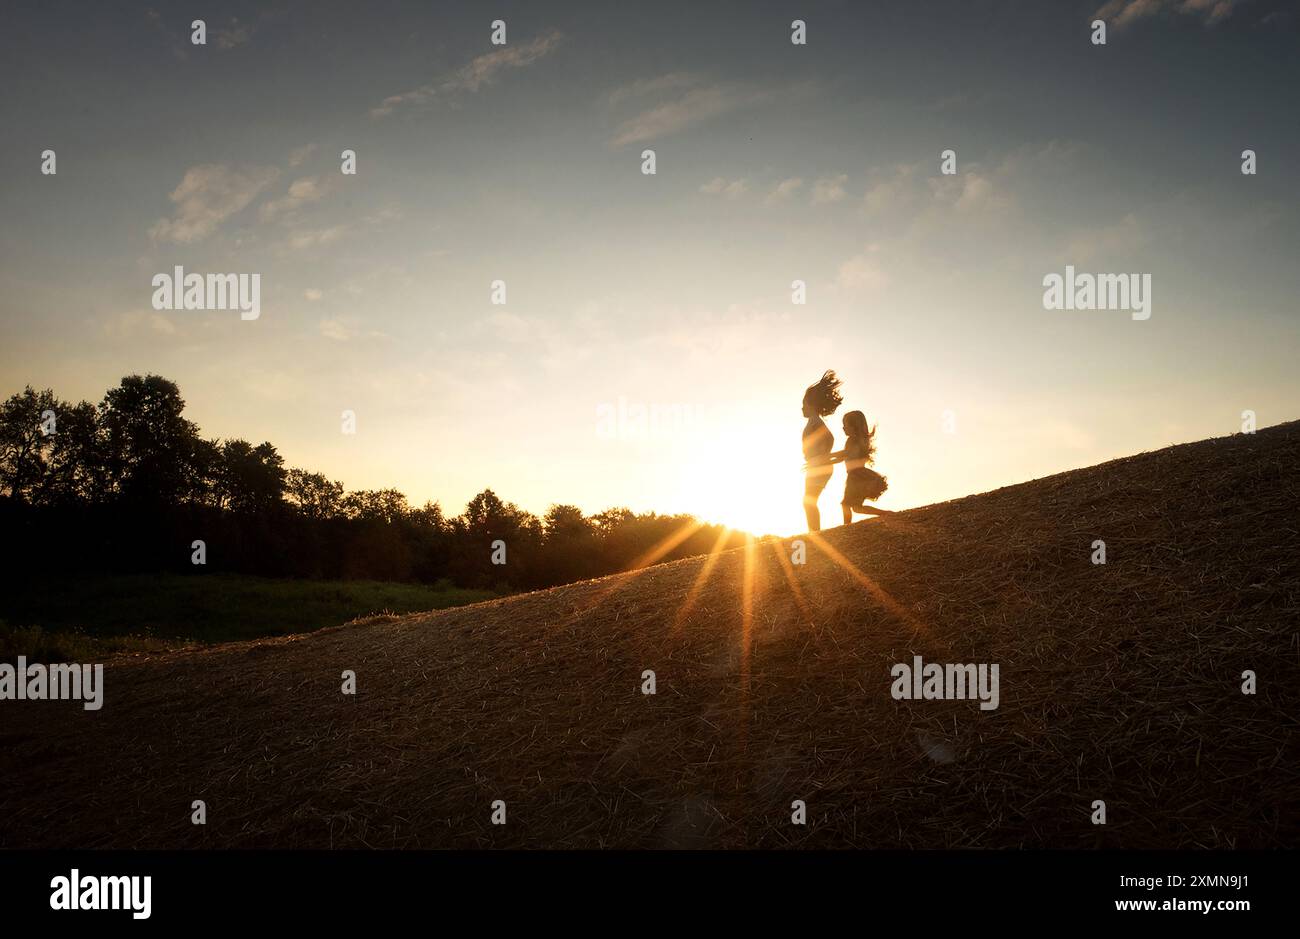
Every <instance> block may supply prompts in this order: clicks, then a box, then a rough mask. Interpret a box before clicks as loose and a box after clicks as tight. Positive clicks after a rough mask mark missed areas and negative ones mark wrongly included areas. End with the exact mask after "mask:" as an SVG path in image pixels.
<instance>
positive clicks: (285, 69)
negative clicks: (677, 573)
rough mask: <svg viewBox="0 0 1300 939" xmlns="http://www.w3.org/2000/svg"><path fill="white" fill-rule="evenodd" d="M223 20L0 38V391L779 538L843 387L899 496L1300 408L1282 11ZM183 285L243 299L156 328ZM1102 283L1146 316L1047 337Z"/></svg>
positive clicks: (475, 14)
mask: <svg viewBox="0 0 1300 939" xmlns="http://www.w3.org/2000/svg"><path fill="white" fill-rule="evenodd" d="M68 9H76V16H68V15H66V10H68ZM674 9H675V10H679V11H680V13H677V14H673V13H671V12H666V11H671V10H674ZM291 10H292V11H294V12H293V15H290V11H291ZM936 12H942V16H936ZM203 15H204V13H203V12H202V11H200V12H193V13H191V12H182V11H176V10H170V9H167V8H163V9H162V10H161V11H160V10H155V9H151V8H149V7H148V6H146V5H141V6H139V7H131V8H128V9H125V10H123V9H109V8H91V9H77V8H75V7H72V6H68V5H64V4H58V3H56V4H51V5H48V6H46V7H42V8H40V9H24V10H20V11H16V12H15V13H13V14H11V19H12V20H13V26H14V29H12V30H10V31H8V32H7V34H6V36H5V37H3V38H0V49H3V50H4V52H5V55H3V56H0V59H3V60H4V61H3V64H0V74H3V75H4V77H5V79H6V85H7V86H8V87H10V88H11V89H13V90H12V93H11V94H10V95H7V96H6V97H5V100H4V101H3V102H0V116H2V117H3V119H4V121H5V123H6V125H7V126H9V127H11V128H13V129H14V132H15V137H16V139H17V140H18V141H19V145H18V146H15V147H9V148H5V150H4V151H3V153H0V167H2V168H3V170H4V178H5V179H6V180H7V181H8V184H7V185H6V186H5V187H4V189H3V193H2V194H0V212H2V215H3V219H4V221H3V222H0V297H3V300H0V330H3V334H4V336H5V340H6V341H5V343H4V345H3V347H0V379H3V380H4V382H5V383H6V386H7V388H8V390H7V391H6V395H7V394H12V393H15V392H17V391H20V390H21V389H22V387H24V386H26V385H31V386H32V387H34V388H36V389H38V390H40V389H44V388H50V389H52V390H53V391H54V392H55V393H56V394H58V395H59V396H60V397H62V398H65V399H68V400H72V401H77V400H81V399H86V400H90V401H93V402H98V401H99V400H100V399H101V398H102V396H103V394H104V392H105V391H106V390H107V389H108V388H110V387H112V386H114V385H115V384H116V382H117V381H118V380H119V379H120V378H121V377H122V376H123V375H126V374H132V373H138V374H151V373H152V374H158V375H163V376H165V377H167V378H169V379H170V380H172V381H175V382H176V383H177V384H178V385H179V386H180V388H181V393H182V395H183V396H184V397H185V400H186V402H187V405H188V406H187V410H186V414H187V417H189V419H191V420H193V421H194V422H196V423H197V424H198V425H199V427H200V429H201V431H202V433H203V434H204V435H205V436H209V437H219V438H223V439H224V438H243V439H246V440H249V441H250V442H252V443H259V442H261V441H263V440H267V441H269V442H271V443H272V444H274V445H275V446H276V448H277V449H278V451H279V452H280V454H281V455H282V456H283V457H284V459H285V462H286V464H287V465H290V466H296V467H301V468H303V469H306V470H309V471H313V472H321V473H324V474H326V475H327V476H329V477H330V478H331V479H336V480H339V481H341V482H343V483H344V484H345V486H346V487H347V488H348V489H349V490H361V489H380V488H390V487H391V488H395V489H398V490H399V491H401V492H403V493H404V494H406V496H407V497H408V499H409V500H410V502H411V504H412V505H420V504H422V503H424V502H425V501H436V502H438V503H439V504H440V505H441V506H442V507H443V508H444V510H445V511H446V512H447V514H449V515H451V514H454V513H456V512H459V511H460V510H461V509H463V507H464V505H465V504H466V503H467V502H468V500H469V499H470V498H472V497H473V496H474V495H475V494H476V493H478V492H480V491H482V490H483V489H485V488H491V489H492V490H493V491H494V492H496V493H498V494H500V495H501V496H502V497H503V498H506V499H508V500H509V501H511V502H514V503H515V504H517V505H519V506H520V507H521V508H524V509H526V510H527V511H529V512H531V513H533V514H535V515H537V516H539V517H540V516H542V515H543V514H544V513H545V511H546V509H547V507H548V506H549V505H551V504H568V505H575V506H577V507H579V508H580V509H582V510H583V512H584V513H586V514H588V515H590V514H594V513H596V512H599V511H602V510H604V509H608V508H611V507H623V506H626V507H627V508H629V509H631V510H632V511H634V512H650V511H654V512H657V513H659V514H666V515H671V514H691V515H694V516H696V517H697V518H698V519H700V520H702V521H706V522H716V523H720V524H724V525H728V526H731V527H733V528H736V529H737V530H741V531H747V532H750V533H752V534H755V535H763V534H776V535H780V536H788V535H791V534H794V533H797V532H801V531H803V530H804V529H805V527H806V525H805V522H804V518H803V513H802V509H801V506H800V501H799V499H800V495H801V492H802V480H801V475H802V474H801V469H800V467H801V464H802V462H803V461H802V457H801V455H800V453H799V450H798V449H797V437H798V433H799V431H800V430H801V428H802V423H803V419H802V418H801V417H800V415H799V410H798V400H799V398H800V397H801V396H802V393H803V390H804V388H805V387H806V386H808V385H809V384H811V383H812V382H813V381H815V380H816V379H817V377H818V376H819V375H820V374H821V373H822V371H823V370H825V369H827V368H833V369H835V370H836V371H837V372H838V373H839V375H840V377H841V378H842V379H843V380H844V383H845V384H844V389H843V391H844V404H843V406H842V407H841V409H840V410H839V412H837V414H836V415H835V416H834V417H832V418H828V419H827V424H828V426H829V427H830V428H831V430H832V431H833V432H834V434H835V438H836V446H837V447H838V446H840V445H841V442H842V440H843V434H842V431H841V429H840V425H839V418H840V417H841V416H842V415H843V413H845V412H846V411H849V410H854V409H860V410H863V411H865V412H866V414H867V416H868V419H869V420H870V422H871V423H873V424H875V425H877V426H878V428H879V437H878V442H877V456H876V467H877V469H878V470H879V471H880V472H882V473H883V474H884V475H886V476H887V477H888V478H889V482H890V489H889V491H888V492H887V493H886V495H885V496H884V497H883V499H882V500H881V506H882V507H883V508H887V509H892V510H898V509H904V508H910V507H915V506H919V505H928V504H934V503H937V502H942V501H947V500H949V499H953V498H959V497H961V496H965V495H969V494H973V493H978V492H983V491H988V490H990V489H994V488H998V487H1001V486H1005V485H1013V484H1015V483H1019V482H1025V481H1028V480H1031V479H1036V478H1041V477H1043V476H1046V475H1050V474H1052V473H1056V472H1062V471H1066V470H1069V469H1076V468H1082V467H1085V466H1092V465H1096V464H1098V463H1101V462H1105V461H1107V460H1110V459H1115V458H1119V457H1123V456H1128V455H1131V454H1133V453H1138V452H1142V451H1146V450H1154V449H1159V448H1161V447H1164V446H1168V445H1171V444H1177V443H1185V442H1191V441H1195V440H1201V439H1205V438H1209V437H1218V436H1223V435H1226V434H1230V433H1234V432H1236V431H1238V430H1240V429H1241V427H1242V426H1243V421H1244V418H1243V412H1247V411H1249V412H1252V413H1253V414H1254V415H1256V416H1257V421H1258V426H1259V427H1261V428H1262V427H1265V426H1274V425H1276V424H1280V423H1285V422H1287V421H1289V420H1293V419H1295V418H1296V417H1297V416H1300V411H1298V409H1297V407H1296V403H1297V402H1300V377H1297V375H1296V372H1295V369H1294V359H1295V352H1296V348H1297V344H1296V309H1295V299H1294V298H1295V297H1296V296H1297V295H1300V271H1298V270H1297V268H1296V266H1295V265H1294V262H1293V258H1292V256H1291V254H1292V252H1291V250H1290V246H1292V245H1294V244H1295V243H1296V240H1297V234H1300V222H1298V220H1297V216H1296V206H1297V204H1300V200H1297V198H1296V196H1297V194H1300V182H1297V178H1296V176H1295V173H1294V172H1292V168H1293V167H1294V166H1295V165H1296V158H1297V157H1298V156H1300V145H1298V144H1300V140H1298V138H1297V131H1296V129H1295V127H1294V121H1285V120H1276V119H1275V118H1274V115H1278V114H1282V115H1290V114H1294V113H1295V110H1296V108H1295V105H1296V103H1297V100H1296V99H1297V95H1298V94H1300V92H1298V91H1297V89H1300V80H1297V79H1300V62H1298V61H1297V60H1296V58H1295V56H1294V54H1293V51H1294V38H1295V34H1296V31H1297V28H1300V15H1297V11H1296V10H1295V9H1294V8H1292V7H1287V6H1285V5H1284V4H1281V3H1275V2H1268V0H1258V2H1254V3H1244V2H1243V3H1232V2H1229V3H1225V4H1219V5H1216V6H1214V7H1213V8H1211V7H1209V6H1208V5H1200V6H1197V5H1186V6H1185V7H1183V8H1178V9H1175V8H1174V7H1173V5H1162V4H1138V3H1134V2H1127V0H1110V2H1102V0H1091V2H1068V3H1062V4H1054V5H1051V7H1050V8H1047V9H1039V8H1033V9H1025V8H1023V6H1016V5H1012V4H1005V3H1000V4H999V3H995V4H989V5H986V6H981V7H979V8H973V7H972V6H971V5H968V4H957V3H932V4H914V5H907V6H902V7H894V6H887V5H885V6H882V7H880V8H875V9H866V8H861V7H855V8H847V9H846V8H844V7H843V6H842V5H840V4H836V3H815V2H814V3H806V4H801V5H800V9H799V10H796V11H790V10H788V9H786V8H785V7H784V6H782V5H777V4H761V5H757V6H756V5H747V4H746V5H742V4H733V3H720V4H717V5H714V6H710V7H708V8H706V9H697V8H694V7H690V6H686V5H672V4H667V5H659V6H657V7H655V8H654V9H653V10H640V9H635V10H634V9H618V10H614V9H607V8H603V7H600V6H597V5H592V4H582V3H568V4H554V5H547V6H546V7H545V8H543V7H541V6H539V5H525V4H517V3H504V4H501V5H500V9H495V10H492V11H487V12H484V11H482V10H480V9H476V8H475V7H474V6H473V5H472V4H452V5H449V6H448V7H446V8H443V9H439V10H431V9H426V8H423V7H422V6H420V5H418V4H413V3H401V2H386V3H380V4H376V5H372V6H370V7H368V8H367V9H366V10H355V9H350V8H349V7H348V6H347V5H343V4H320V5H310V6H306V7H304V6H302V5H301V4H295V3H280V4H273V5H269V6H268V5H265V4H253V3H247V4H245V3H232V4H227V5H223V6H222V8H221V10H220V13H219V15H218V14H217V13H215V12H211V11H210V12H208V13H207V21H206V28H207V44H206V45H201V46H196V45H193V44H192V42H191V41H190V20H191V19H192V18H193V17H196V16H203ZM1096 15H1100V16H1102V17H1103V19H1105V20H1106V21H1107V22H1108V24H1109V33H1108V36H1107V42H1106V44H1105V45H1100V46H1099V45H1095V44H1093V43H1092V42H1091V41H1090V30H1089V23H1090V21H1091V20H1092V19H1093V18H1094V16H1096ZM796 16H798V17H800V18H802V19H803V20H805V21H806V22H807V44H806V45H794V44H792V43H791V36H790V24H791V20H792V19H793V18H794V17H796ZM497 18H500V19H502V20H504V21H505V22H506V23H507V25H508V30H507V35H506V37H505V39H506V41H505V43H504V44H501V45H493V44H492V42H491V33H492V30H491V28H490V23H491V21H492V20H494V19H497ZM397 22H401V23H402V24H403V26H402V28H400V29H398V28H396V27H394V26H392V25H391V24H393V23H397ZM1206 61H1213V62H1214V63H1215V67H1214V68H1212V69H1209V68H1206V67H1205V62H1206ZM1189 101H1192V102H1195V106H1191V105H1189V104H1188V102H1189ZM47 148H48V149H51V150H53V151H54V152H55V153H56V154H57V172H56V173H54V174H53V175H44V174H43V173H42V172H41V166H42V156H41V155H42V152H43V151H45V150H46V149H47ZM647 148H649V149H652V150H654V151H655V156H656V172H655V174H654V175H646V174H644V173H643V172H642V167H643V163H644V161H643V158H642V151H643V150H645V149H647ZM1247 149H1249V150H1251V151H1252V152H1253V153H1254V154H1256V155H1257V158H1258V165H1257V172H1255V173H1253V174H1250V175H1247V174H1245V173H1243V171H1242V164H1243V158H1242V156H1241V154H1242V153H1243V151H1245V150H1247ZM950 150H951V151H952V152H953V154H954V155H953V159H952V161H951V167H950V168H951V169H952V170H953V172H951V173H945V172H944V171H943V170H944V166H943V164H944V163H945V159H946V158H945V157H944V156H943V154H944V153H945V152H947V151H950ZM345 152H352V153H353V154H354V163H353V167H354V168H355V170H356V172H355V174H345V173H344V172H342V171H341V166H342V164H346V163H347V158H346V156H345ZM177 267H183V269H184V270H185V271H186V272H196V273H200V274H203V275H220V274H235V275H248V276H250V277H251V276H256V277H257V278H258V281H257V284H258V289H259V303H258V311H257V315H256V316H254V317H247V316H244V315H241V312H240V310H239V309H238V308H229V309H222V310H215V311H214V310H203V311H198V310H185V309H175V308H174V307H175V304H174V303H172V304H166V305H165V306H164V307H162V308H160V307H158V306H157V305H156V304H155V303H153V302H152V299H153V297H154V293H155V290H156V289H157V288H156V285H155V284H154V282H153V280H154V278H155V277H156V276H158V275H160V274H170V273H171V272H172V271H173V270H174V269H175V268H177ZM1062 272H1064V273H1065V277H1064V278H1062ZM1076 272H1078V273H1077V274H1076ZM1121 274H1123V275H1127V276H1130V277H1133V278H1138V277H1139V276H1140V277H1141V278H1143V280H1142V281H1139V280H1134V281H1133V283H1134V291H1135V292H1134V294H1133V296H1132V297H1129V299H1131V300H1133V301H1134V303H1133V310H1134V312H1133V314H1132V315H1130V313H1129V312H1128V309H1129V308H1128V306H1124V305H1120V306H1118V308H1112V309H1106V310H1099V309H1088V308H1087V307H1086V306H1083V308H1073V307H1079V306H1081V305H1080V304H1077V303H1075V302H1074V301H1075V299H1076V293H1075V291H1074V290H1073V289H1071V290H1067V291H1065V292H1064V297H1063V298H1062V299H1063V302H1062V303H1061V304H1059V306H1058V307H1057V308H1048V301H1047V298H1046V297H1045V287H1047V286H1048V285H1047V283H1046V282H1045V278H1050V277H1056V278H1060V279H1062V280H1069V281H1070V282H1071V284H1072V286H1073V282H1074V281H1075V280H1076V278H1077V277H1078V276H1090V277H1095V278H1097V281H1096V285H1097V292H1096V295H1095V296H1098V297H1099V296H1102V295H1103V291H1102V290H1101V289H1100V287H1101V280H1100V278H1102V277H1105V276H1107V275H1121ZM497 281H503V282H504V289H503V290H502V291H499V290H498V288H497V287H496V286H495V282H497ZM796 281H801V282H802V283H803V285H804V287H803V292H804V294H805V299H806V302H804V303H797V302H795V300H794V295H795V294H796V293H798V292H799V291H798V289H797V288H796V287H795V282H796ZM1139 283H1145V284H1149V285H1150V286H1149V288H1146V289H1143V290H1142V293H1141V296H1142V300H1143V302H1144V303H1145V304H1147V311H1146V312H1147V313H1148V315H1149V318H1139V317H1138V314H1137V293H1136V290H1137V285H1138V284H1139ZM1110 286H1111V287H1112V288H1114V287H1115V284H1114V283H1112V284H1111V285H1110ZM501 293H504V300H505V302H504V303H494V302H493V299H494V298H500V294H501ZM1080 296H1081V295H1080ZM1088 296H1089V297H1094V294H1093V292H1092V291H1091V290H1090V291H1089V293H1088ZM1125 296H1128V294H1127V293H1126V294H1125ZM346 411H350V412H353V414H354V416H355V428H356V432H355V433H353V434H349V433H345V432H343V431H342V429H341V426H342V424H343V423H345V422H344V420H343V418H342V415H343V412H346ZM656 415H657V417H656ZM843 479H844V476H843V472H842V471H837V473H836V475H835V477H834V478H833V480H832V483H831V485H830V487H829V489H828V492H827V493H826V494H825V495H824V496H823V498H822V512H823V524H824V525H829V524H834V523H835V522H836V521H837V519H836V518H835V515H836V514H837V510H836V508H835V506H834V503H835V502H838V500H839V493H838V489H839V487H840V485H841V484H842V482H843ZM832 497H833V498H832Z"/></svg>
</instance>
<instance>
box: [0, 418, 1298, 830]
mask: <svg viewBox="0 0 1300 939" xmlns="http://www.w3.org/2000/svg"><path fill="white" fill-rule="evenodd" d="M1298 507H1300V422H1295V423H1290V424H1286V425H1282V426H1278V427H1274V428H1270V429H1268V430H1263V431H1260V432H1259V433H1257V434H1255V435H1251V436H1241V435H1239V436H1233V437H1228V438H1222V439H1216V440H1206V441H1201V442H1199V443H1194V444H1187V445H1183V446H1177V447H1171V448H1168V449H1165V450H1160V451H1158V452H1154V453H1148V454H1141V455H1138V456H1133V457H1129V458H1126V459H1122V460H1117V461H1114V462H1110V463H1106V464H1103V465H1100V466H1095V467H1091V468H1088V469H1082V470H1076V471H1073V472H1068V473H1062V474H1059V475H1056V476H1051V477H1047V478H1044V479H1040V480H1036V481H1033V482H1029V483H1025V484H1022V485H1016V486H1010V487H1007V488H1004V489H999V490H997V491H995V492H990V493H986V494H983V495H978V496H971V497H968V498H965V499H960V500H957V501H954V502H948V503H944V504H941V505H934V506H928V507H925V508H921V509H915V510H912V511H908V512H905V513H902V514H900V515H898V516H896V517H891V518H886V519H881V520H877V521H869V522H863V523H859V524H856V525H854V526H852V527H851V528H848V529H836V530H830V531H828V532H824V533H823V535H822V538H821V539H812V538H810V539H809V540H808V542H807V544H808V558H807V564H806V565H803V566H787V564H786V563H785V562H786V561H788V559H789V551H790V547H791V546H790V543H789V542H786V543H784V544H783V543H781V542H763V543H756V544H755V545H753V546H752V548H750V549H739V550H734V551H730V552H727V553H724V554H720V555H717V556H716V558H715V561H710V560H708V559H705V558H690V559H687V560H683V561H677V562H674V563H671V564H665V565H660V566H657V567H652V568H648V569H645V570H643V571H639V572H636V573H633V574H626V575H619V576H617V577H610V578H603V579H600V580H594V581H587V582H584V583H580V584H573V585H569V586H566V587H559V588H555V589H552V590H546V591H541V592H537V593H531V594H526V595H522V596H515V597H510V598H506V599H501V600H494V601H489V602H486V603H480V604H475V605H473V606H467V607H460V608H456V609H450V610H443V611H439V612H434V613H428V614H417V615H411V616H405V617H401V618H381V619H378V620H371V621H368V622H362V623H354V624H350V625H348V626H343V627H338V628H333V629H326V630H322V631H319V632H315V633H311V634H308V635H303V636H297V637H288V638H283V639H270V640H263V641H257V642H251V643H238V644H231V645H225V646H219V647H216V648H212V649H208V650H199V651H183V652H175V653H166V654H156V655H141V656H135V657H122V658H118V659H116V660H114V661H112V662H110V663H109V665H108V667H107V669H106V678H105V680H106V703H105V706H104V708H103V710H101V711H98V712H87V711H83V710H82V708H81V706H80V704H79V703H75V702H60V703H44V702H31V701H28V702H10V701H6V702H0V711H3V714H4V720H3V724H2V725H0V775H2V776H3V778H4V780H5V785H4V786H3V787H2V788H0V819H2V820H3V821H0V846H3V847H7V848H14V847H69V846H82V847H108V846H112V847H139V848H145V847H322V848H323V847H374V848H390V847H399V848H406V847H497V848H500V847H552V848H568V847H723V848H739V847H764V848H767V847H785V846H798V847H847V846H855V847H864V848H875V847H1017V846H1027V847H1029V846H1048V847H1062V848H1073V847H1094V846H1116V847H1169V848H1173V847H1207V848H1208V847H1275V846H1281V845H1283V844H1295V843H1296V837H1297V834H1300V831H1298V827H1300V826H1298V825H1297V808H1298V807H1300V806H1298V803H1300V764H1298V761H1297V753H1296V748H1295V733H1296V723H1297V715H1300V707H1297V690H1298V689H1300V639H1298V638H1297V636H1298V633H1297V625H1298V624H1300V534H1298V533H1297V525H1298V524H1300V513H1298V512H1297V508H1298ZM1095 539H1102V540H1104V541H1105V542H1106V550H1107V563H1106V564H1105V565H1104V566H1100V565H1094V564H1093V563H1092V562H1091V555H1092V553H1093V548H1092V544H1093V541H1094V540H1095ZM747 571H748V574H747ZM914 655H921V656H922V657H923V658H924V659H925V660H926V661H927V662H929V661H934V662H940V663H945V662H973V663H998V664H999V666H1000V706H999V707H998V708H997V709H996V710H991V711H983V710H980V708H979V706H978V702H976V701H895V700H894V699H893V698H892V697H891V696H890V685H891V678H890V668H891V666H892V665H893V664H894V663H898V662H907V663H910V662H911V661H912V657H913V656H914ZM345 669H352V670H354V671H355V672H356V675H357V684H358V693H357V694H356V695H355V697H349V696H344V695H342V694H341V693H340V683H341V678H340V674H341V672H342V671H343V670H345ZM645 669H653V670H654V671H655V673H656V676H657V686H658V687H657V694H655V695H653V696H646V695H643V694H641V691H640V685H641V681H642V678H641V676H642V672H643V670H645ZM1246 669H1252V670H1254V671H1255V672H1256V673H1257V675H1258V683H1259V688H1258V693H1257V694H1255V695H1253V696H1252V695H1244V694H1242V692H1241V684H1242V678H1241V674H1242V672H1243V670H1246ZM196 799H203V800H205V801H206V803H207V807H208V808H207V811H208V821H207V824H206V826H194V825H192V824H191V823H190V812H191V808H190V806H191V803H192V802H193V800H196ZM496 799H502V800H505V802H506V803H507V807H508V808H507V811H508V816H507V824H506V825H505V826H493V825H492V824H491V823H490V814H491V803H492V802H493V800H496ZM795 799H803V800H805V801H806V802H807V806H808V824H807V826H804V827H798V826H794V825H792V824H790V812H791V809H790V805H791V802H792V801H793V800H795ZM1096 799H1103V800H1105V802H1106V805H1107V815H1108V819H1107V822H1108V823H1107V824H1106V825H1105V826H1096V825H1093V824H1091V823H1090V820H1089V816H1090V813H1091V811H1092V808H1091V806H1092V803H1093V801H1094V800H1096Z"/></svg>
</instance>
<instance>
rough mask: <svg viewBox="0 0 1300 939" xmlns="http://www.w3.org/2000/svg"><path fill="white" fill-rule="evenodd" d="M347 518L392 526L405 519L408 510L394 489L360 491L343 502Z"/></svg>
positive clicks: (404, 500) (352, 493) (400, 494)
mask: <svg viewBox="0 0 1300 939" xmlns="http://www.w3.org/2000/svg"><path fill="white" fill-rule="evenodd" d="M343 504H344V508H345V509H346V511H347V515H348V518H354V519H358V520H361V521H375V522H384V523H386V524H390V525H391V524H392V523H394V522H397V521H400V520H401V519H403V518H405V517H406V515H407V513H408V512H409V511H410V508H409V507H408V506H407V504H406V496H405V495H403V494H402V493H400V492H398V491H397V490H396V489H362V490H360V491H358V492H349V493H348V495H347V498H345V499H344V500H343Z"/></svg>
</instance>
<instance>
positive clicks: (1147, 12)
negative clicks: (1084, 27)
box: [1092, 0, 1240, 27]
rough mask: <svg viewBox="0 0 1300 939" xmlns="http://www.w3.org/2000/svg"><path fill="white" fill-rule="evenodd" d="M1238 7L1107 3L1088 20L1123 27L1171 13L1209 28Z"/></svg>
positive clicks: (1209, 2)
mask: <svg viewBox="0 0 1300 939" xmlns="http://www.w3.org/2000/svg"><path fill="white" fill-rule="evenodd" d="M1239 5H1240V0H1107V2H1106V3H1105V4H1103V5H1102V6H1101V7H1100V8H1099V9H1098V10H1097V12H1096V13H1094V14H1093V15H1092V17H1093V19H1099V20H1106V21H1107V22H1108V23H1112V24H1113V25H1115V26H1117V27H1123V26H1128V25H1129V24H1130V23H1134V22H1136V21H1138V20H1140V19H1144V18H1146V17H1148V16H1154V15H1155V14H1157V13H1161V12H1164V11H1174V12H1178V13H1182V14H1186V15H1188V16H1195V17H1199V18H1200V20H1201V21H1202V22H1203V23H1204V24H1205V25H1206V26H1213V25H1215V24H1216V23H1220V22H1222V21H1223V20H1225V19H1227V18H1228V17H1229V16H1231V15H1232V11H1233V10H1234V9H1235V8H1236V7H1237V6H1239Z"/></svg>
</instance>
